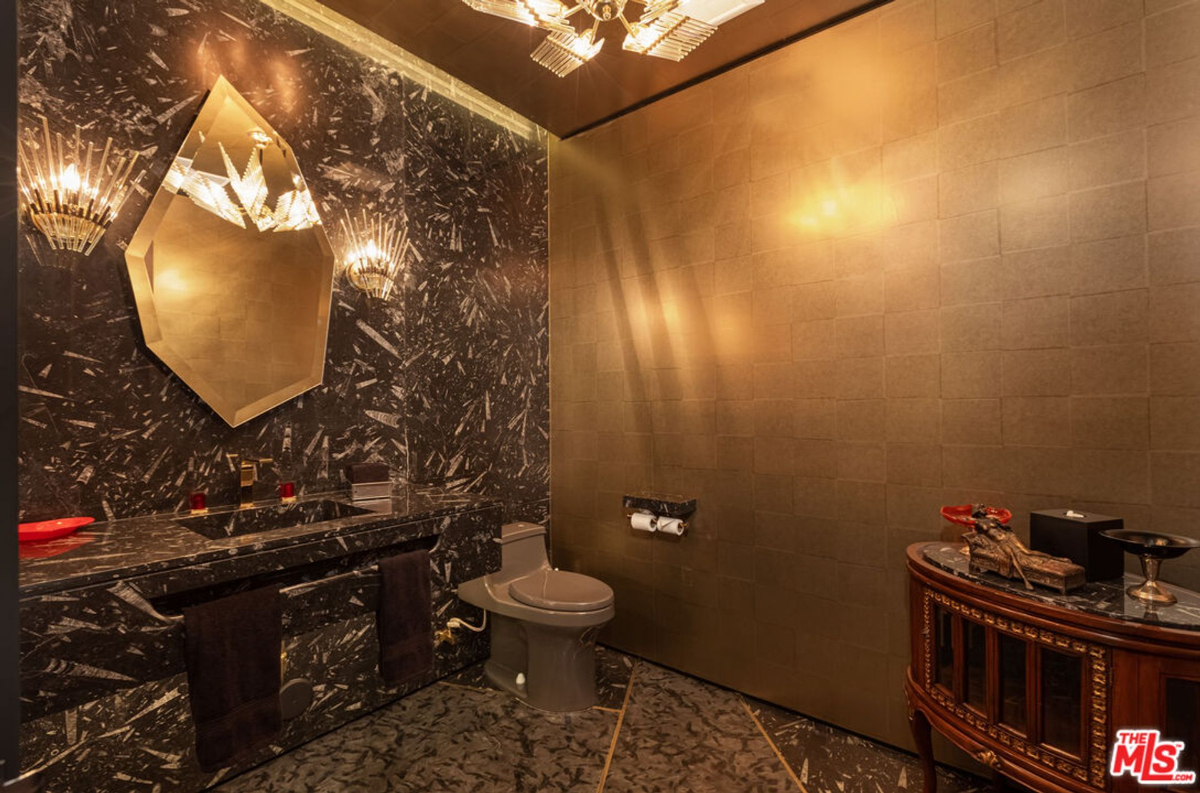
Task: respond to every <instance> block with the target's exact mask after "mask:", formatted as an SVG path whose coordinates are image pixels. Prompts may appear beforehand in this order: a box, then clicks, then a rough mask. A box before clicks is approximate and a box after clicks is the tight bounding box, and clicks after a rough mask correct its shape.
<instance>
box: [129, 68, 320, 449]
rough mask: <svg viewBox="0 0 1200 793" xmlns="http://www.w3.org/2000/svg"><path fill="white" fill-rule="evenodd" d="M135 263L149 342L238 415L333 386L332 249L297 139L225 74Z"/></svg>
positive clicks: (156, 206)
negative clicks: (329, 352) (329, 354)
mask: <svg viewBox="0 0 1200 793" xmlns="http://www.w3.org/2000/svg"><path fill="white" fill-rule="evenodd" d="M125 262H126V264H127V266H128V267H129V278H130V280H131V282H132V285H133V294H134V299H135V301H136V302H137V310H138V317H139V318H140V319H141V323H142V332H143V334H144V336H145V339H146V344H147V346H149V348H150V350H151V351H152V352H153V353H154V354H155V355H157V356H158V357H159V358H160V359H161V360H162V361H163V363H165V364H166V365H167V366H169V367H170V368H171V370H172V371H174V372H175V374H177V375H178V376H179V377H180V379H181V380H183V382H185V383H186V384H187V385H188V386H189V387H190V388H191V389H192V390H193V391H195V392H196V394H197V395H198V396H199V397H200V398H201V399H203V400H204V401H205V402H207V403H208V405H209V406H210V407H212V409H213V410H215V411H216V412H217V413H218V414H219V415H220V416H221V418H223V419H225V421H227V422H228V423H229V424H230V425H231V426H237V425H238V424H241V423H242V422H244V421H246V420H248V419H251V418H253V417H255V416H257V415H259V414H261V413H263V412H265V411H267V410H270V409H271V408H273V407H275V406H276V405H278V404H280V403H282V402H285V401H287V400H288V399H291V398H292V397H295V396H297V395H299V394H301V393H303V392H305V391H307V390H308V389H310V388H313V387H314V386H317V385H320V383H321V378H322V376H323V373H324V367H325V343H326V339H327V337H328V332H329V306H330V297H331V292H332V289H333V275H334V257H333V252H332V249H331V248H330V246H329V241H328V239H327V238H326V236H325V229H324V227H323V226H322V225H321V218H320V216H319V215H318V214H317V208H316V205H315V203H314V201H313V197H312V194H311V193H310V192H309V190H308V186H307V185H306V184H305V182H304V177H303V175H301V173H300V167H299V165H298V164H297V163H296V158H295V156H294V155H293V154H292V150H291V147H290V146H288V144H287V142H286V141H284V140H283V138H282V137H280V135H279V133H277V132H276V131H275V130H274V129H272V128H271V125H270V124H268V123H267V121H266V119H264V118H263V117H262V116H260V115H259V114H258V113H257V112H256V111H255V110H254V108H253V107H251V106H250V103H249V102H247V101H246V100H245V98H243V97H242V95H241V94H239V93H238V92H237V91H236V90H234V88H233V86H232V85H230V84H229V82H228V81H227V80H226V79H225V78H224V77H221V78H219V79H218V80H217V84H216V85H215V86H214V87H213V89H212V91H211V92H210V93H209V95H208V98H207V99H205V101H204V104H203V106H202V107H201V108H200V113H199V115H197V117H196V121H195V122H194V123H193V124H192V128H191V129H190V130H189V131H188V135H187V139H186V140H184V143H183V146H182V147H181V148H180V149H179V153H178V154H176V155H175V160H174V161H173V162H172V163H171V167H170V169H169V170H168V172H167V175H166V176H165V177H164V178H163V182H162V185H161V186H160V187H159V188H158V192H157V193H156V194H155V195H154V199H153V200H152V201H151V203H150V208H149V209H148V210H147V212H146V216H145V217H144V218H143V219H142V222H141V224H140V225H139V226H138V228H137V231H136V232H135V233H134V235H133V239H132V240H131V241H130V243H129V248H128V250H127V251H126V253H125Z"/></svg>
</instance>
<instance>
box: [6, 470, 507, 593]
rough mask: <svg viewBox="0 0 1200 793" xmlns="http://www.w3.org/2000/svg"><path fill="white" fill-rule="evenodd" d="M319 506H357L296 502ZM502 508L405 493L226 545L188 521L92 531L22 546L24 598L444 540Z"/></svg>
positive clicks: (464, 498)
mask: <svg viewBox="0 0 1200 793" xmlns="http://www.w3.org/2000/svg"><path fill="white" fill-rule="evenodd" d="M320 500H326V501H336V502H338V503H342V504H350V503H351V501H350V498H349V495H348V494H346V493H343V492H339V493H326V494H313V495H306V496H302V497H300V498H299V499H298V501H299V502H306V501H320ZM499 503H500V502H499V501H497V500H496V499H493V498H487V497H483V496H477V495H471V494H467V493H450V492H447V491H444V490H440V489H437V488H432V487H418V486H414V485H401V486H397V487H396V488H395V490H394V491H393V493H392V497H391V498H390V499H381V500H379V501H372V502H355V503H354V506H355V507H359V508H364V509H369V510H370V511H371V512H370V514H366V515H353V516H350V517H344V518H337V519H334V520H328V521H324V522H321V523H302V524H298V525H294V526H289V527H286V528H280V529H273V530H269V531H263V532H257V533H253V534H243V535H240V536H233V537H223V538H221V539H208V538H207V537H205V536H203V535H201V534H198V533H196V532H195V531H193V530H191V529H189V528H187V527H185V526H184V525H182V524H181V523H180V522H179V520H180V519H185V518H187V517H188V516H187V515H178V514H168V515H151V516H144V517H137V518H127V519H123V520H115V521H110V522H107V523H93V524H91V525H90V526H87V527H86V528H84V529H81V530H79V531H77V532H75V533H74V534H71V535H69V536H67V537H63V538H61V539H57V540H49V541H46V542H37V543H24V544H22V546H21V562H20V594H21V597H22V598H27V597H31V596H35V595H42V594H46V593H49V592H57V591H61V590H66V589H73V588H76V587H81V586H86V585H90V584H96V583H102V582H106V581H115V580H120V579H126V578H131V577H134V576H141V575H145V574H148V573H160V572H163V571H169V570H173V569H180V568H187V569H190V570H195V569H196V568H197V566H201V567H202V566H204V565H206V564H209V563H212V562H218V561H223V560H231V559H234V558H237V557H249V556H252V555H254V554H259V553H263V552H265V551H279V550H280V549H287V548H293V547H294V548H297V549H300V548H302V547H306V546H309V545H312V544H320V541H322V540H333V541H340V538H345V537H346V536H348V535H352V534H357V533H360V532H364V531H368V530H371V529H382V528H387V527H389V526H397V527H400V526H401V524H403V528H404V530H405V538H406V539H416V538H419V537H422V536H431V535H433V534H436V533H438V532H437V526H436V525H435V523H436V522H435V523H430V522H429V519H433V518H441V517H445V516H449V515H457V514H461V513H465V512H471V511H475V510H480V509H486V508H491V507H498V506H499ZM266 505H267V504H260V505H259V506H266ZM235 511H236V508H234V507H221V508H216V509H213V510H212V511H211V512H210V513H209V514H212V515H220V514H222V513H232V512H235ZM484 539H486V538H484ZM277 556H278V554H271V557H272V566H276V565H279V564H280V560H279V559H278V558H276V557H277ZM296 561H302V560H300V559H297V560H296ZM182 572H183V570H181V573H182Z"/></svg>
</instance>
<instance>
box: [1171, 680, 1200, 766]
mask: <svg viewBox="0 0 1200 793" xmlns="http://www.w3.org/2000/svg"><path fill="white" fill-rule="evenodd" d="M1163 704H1164V706H1165V710H1166V713H1164V714H1163V715H1164V718H1163V726H1162V733H1163V738H1164V739H1166V740H1171V741H1183V743H1184V749H1183V752H1182V753H1180V756H1179V768H1180V769H1181V770H1184V771H1196V772H1197V773H1200V680H1190V679H1187V678H1182V677H1167V678H1165V679H1164V681H1163ZM1169 789H1170V790H1200V784H1196V785H1175V786H1171V787H1170V788H1169Z"/></svg>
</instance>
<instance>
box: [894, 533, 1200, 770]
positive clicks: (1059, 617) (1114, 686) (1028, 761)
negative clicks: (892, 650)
mask: <svg viewBox="0 0 1200 793" xmlns="http://www.w3.org/2000/svg"><path fill="white" fill-rule="evenodd" d="M960 547H961V546H959V545H949V544H946V543H936V542H935V543H918V544H915V545H912V546H909V548H908V570H909V581H910V593H911V602H910V625H911V640H912V663H911V665H910V666H909V670H908V679H907V681H906V683H905V690H906V693H907V695H908V703H909V712H910V722H911V725H912V730H913V737H914V739H915V740H916V743H917V747H918V750H919V752H920V754H921V760H922V765H923V768H924V772H925V784H924V791H925V793H933V791H934V790H935V788H936V784H937V782H936V776H935V775H934V773H933V767H934V766H933V753H932V747H931V742H930V737H931V736H930V730H931V728H932V729H936V730H937V731H938V732H940V733H942V734H943V735H945V736H946V737H947V738H948V739H949V740H951V741H952V742H954V743H955V744H956V745H958V746H959V747H961V748H963V749H964V750H966V751H967V752H969V753H970V754H971V755H972V756H974V757H975V758H976V759H977V760H979V761H980V762H981V763H983V764H984V765H986V766H989V767H990V768H992V769H993V770H995V771H996V772H998V773H999V774H1001V775H1002V776H1005V777H1008V778H1010V779H1013V780H1015V781H1017V782H1019V783H1021V784H1023V785H1026V786H1028V787H1030V788H1033V789H1035V790H1039V791H1056V792H1059V791H1071V793H1080V792H1081V791H1114V793H1122V792H1123V791H1134V790H1137V789H1139V788H1140V786H1139V784H1138V783H1137V782H1136V781H1135V780H1134V778H1133V777H1132V776H1129V775H1124V776H1121V777H1117V778H1113V777H1111V776H1110V775H1109V772H1108V764H1109V757H1110V753H1111V751H1112V746H1113V741H1114V740H1115V737H1116V731H1117V730H1118V729H1131V728H1143V727H1145V728H1157V729H1159V730H1160V731H1161V732H1162V735H1163V738H1164V739H1170V740H1177V741H1184V742H1185V744H1186V748H1185V750H1184V752H1183V755H1182V756H1181V758H1180V762H1179V768H1180V769H1183V770H1193V771H1198V772H1200V595H1197V594H1195V593H1191V592H1185V591H1181V590H1179V589H1178V588H1174V591H1175V592H1176V593H1177V594H1178V595H1179V596H1180V597H1179V603H1178V604H1177V605H1174V606H1170V607H1166V608H1162V607H1160V608H1158V609H1155V610H1149V611H1148V610H1147V609H1145V608H1144V607H1143V606H1142V605H1141V604H1140V603H1138V602H1137V601H1134V600H1132V599H1131V598H1129V597H1127V596H1126V595H1125V592H1124V584H1123V582H1121V581H1112V582H1099V583H1092V584H1087V585H1086V586H1084V587H1083V588H1081V589H1079V590H1076V591H1075V592H1073V593H1070V594H1068V595H1059V594H1057V593H1054V592H1051V591H1049V590H1041V589H1039V590H1036V591H1035V592H1026V591H1025V590H1024V589H1023V588H1022V585H1021V583H1020V581H1017V582H1016V583H1015V584H1013V583H1011V582H1008V581H1006V580H1004V579H1001V578H999V577H996V576H993V575H991V574H987V575H983V576H978V575H974V574H971V573H969V572H968V570H967V559H966V557H965V556H964V555H963V554H962V553H961V552H960ZM1158 789H1159V790H1168V791H1197V790H1200V785H1175V786H1170V785H1168V786H1165V787H1159V788H1158Z"/></svg>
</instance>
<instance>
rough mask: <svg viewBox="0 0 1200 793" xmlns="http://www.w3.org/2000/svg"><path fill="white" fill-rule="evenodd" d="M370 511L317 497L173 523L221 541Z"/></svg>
mask: <svg viewBox="0 0 1200 793" xmlns="http://www.w3.org/2000/svg"><path fill="white" fill-rule="evenodd" d="M369 514H371V510H369V509H362V508H361V507H354V506H351V505H349V504H343V503H341V502H340V501H326V500H318V501H301V502H297V503H295V504H270V505H268V506H262V507H247V508H244V509H239V510H235V511H234V512H222V513H218V514H215V515H197V516H195V517H191V518H176V519H175V522H176V523H178V524H179V525H180V526H183V527H184V528H185V529H190V530H191V531H194V532H196V533H197V534H202V535H204V536H205V537H207V538H209V539H210V540H223V539H225V538H227V537H238V536H240V535H243V534H258V533H259V532H264V531H271V530H272V529H287V528H290V527H292V526H301V525H306V524H309V523H324V522H326V521H329V520H338V519H339V518H352V517H354V516H355V515H369Z"/></svg>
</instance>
